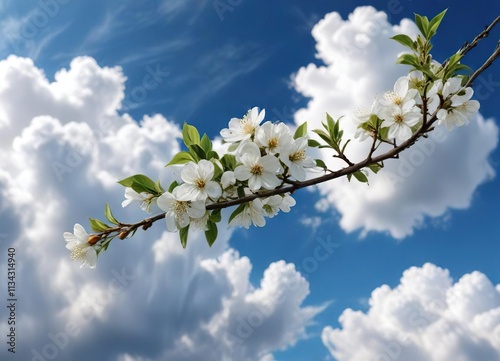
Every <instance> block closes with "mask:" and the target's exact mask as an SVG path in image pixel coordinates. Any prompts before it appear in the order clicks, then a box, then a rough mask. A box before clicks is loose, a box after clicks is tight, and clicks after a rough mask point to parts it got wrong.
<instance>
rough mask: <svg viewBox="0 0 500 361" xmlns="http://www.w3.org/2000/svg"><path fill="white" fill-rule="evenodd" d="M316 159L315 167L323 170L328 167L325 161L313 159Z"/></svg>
mask: <svg viewBox="0 0 500 361" xmlns="http://www.w3.org/2000/svg"><path fill="white" fill-rule="evenodd" d="M315 161H316V167H320V168H323V169H324V170H325V171H326V170H327V169H328V168H327V166H326V164H325V162H323V161H322V160H321V159H315Z"/></svg>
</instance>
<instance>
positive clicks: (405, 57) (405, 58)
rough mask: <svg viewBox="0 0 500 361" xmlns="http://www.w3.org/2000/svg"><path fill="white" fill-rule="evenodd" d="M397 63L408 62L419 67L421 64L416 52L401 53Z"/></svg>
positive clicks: (407, 63)
mask: <svg viewBox="0 0 500 361" xmlns="http://www.w3.org/2000/svg"><path fill="white" fill-rule="evenodd" d="M396 64H406V65H411V66H414V67H418V66H419V65H420V64H419V62H418V58H417V56H416V55H415V54H401V55H400V56H399V58H398V59H397V60H396Z"/></svg>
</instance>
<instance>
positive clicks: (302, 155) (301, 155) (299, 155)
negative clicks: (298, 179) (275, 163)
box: [288, 150, 306, 162]
mask: <svg viewBox="0 0 500 361" xmlns="http://www.w3.org/2000/svg"><path fill="white" fill-rule="evenodd" d="M288 159H290V161H291V162H298V161H300V160H304V159H306V152H305V151H303V150H299V151H297V152H295V153H292V154H290V155H289V156H288Z"/></svg>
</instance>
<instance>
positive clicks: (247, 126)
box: [240, 116, 255, 134]
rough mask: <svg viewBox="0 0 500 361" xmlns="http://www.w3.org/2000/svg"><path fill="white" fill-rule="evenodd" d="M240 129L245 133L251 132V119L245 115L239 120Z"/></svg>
mask: <svg viewBox="0 0 500 361" xmlns="http://www.w3.org/2000/svg"><path fill="white" fill-rule="evenodd" d="M240 127H241V130H242V131H243V133H245V134H253V132H254V130H255V127H254V125H253V124H252V122H251V120H250V119H248V118H247V117H246V116H245V117H244V118H243V119H242V120H241V124H240Z"/></svg>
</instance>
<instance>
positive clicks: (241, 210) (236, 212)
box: [227, 203, 246, 223]
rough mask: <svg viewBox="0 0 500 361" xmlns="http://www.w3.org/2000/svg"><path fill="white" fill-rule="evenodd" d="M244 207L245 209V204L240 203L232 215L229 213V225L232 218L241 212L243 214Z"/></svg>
mask: <svg viewBox="0 0 500 361" xmlns="http://www.w3.org/2000/svg"><path fill="white" fill-rule="evenodd" d="M245 207H246V203H242V204H240V205H239V206H238V207H237V208H236V209H235V210H234V212H233V213H231V215H230V216H229V220H228V221H227V223H231V221H232V220H233V219H234V217H236V216H237V215H238V214H240V213H241V212H243V211H244V210H245Z"/></svg>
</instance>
